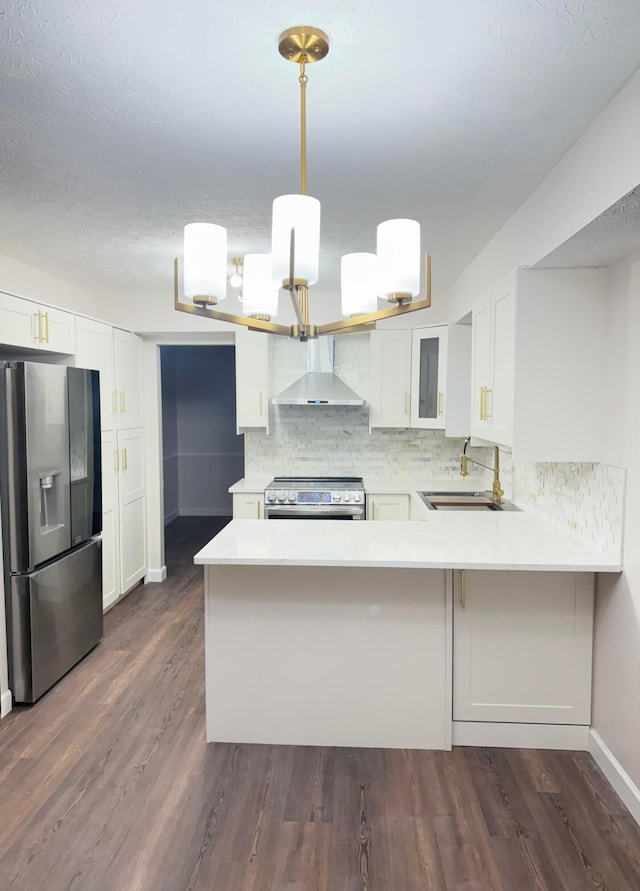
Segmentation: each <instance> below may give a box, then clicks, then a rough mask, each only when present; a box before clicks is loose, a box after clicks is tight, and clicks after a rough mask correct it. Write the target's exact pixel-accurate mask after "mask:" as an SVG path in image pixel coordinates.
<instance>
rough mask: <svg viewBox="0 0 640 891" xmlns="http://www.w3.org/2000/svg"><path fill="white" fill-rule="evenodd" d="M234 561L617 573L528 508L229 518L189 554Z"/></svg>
mask: <svg viewBox="0 0 640 891" xmlns="http://www.w3.org/2000/svg"><path fill="white" fill-rule="evenodd" d="M194 562H195V563H199V564H207V565H208V564H224V565H238V566H251V565H254V566H256V565H257V566H380V567H384V566H387V567H404V568H416V569H429V568H432V569H518V570H541V571H542V570H561V571H567V572H573V571H578V572H619V571H620V570H621V569H622V564H621V562H620V555H619V554H609V555H607V554H603V553H601V552H599V551H597V550H595V549H593V548H590V547H588V546H586V545H584V544H582V543H581V542H579V541H578V540H576V539H574V538H572V537H571V536H570V535H567V534H566V533H564V532H562V531H560V530H557V529H555V528H554V527H552V526H550V525H549V524H548V523H546V522H545V521H544V520H541V519H540V518H538V517H536V516H535V515H533V514H527V513H525V512H513V513H507V512H505V513H498V512H489V511H487V512H486V513H476V512H474V511H469V512H468V513H467V512H465V511H453V512H442V513H439V512H438V511H432V512H429V515H428V516H427V517H426V518H425V519H423V520H422V521H420V522H412V521H407V522H383V521H381V522H372V521H364V522H340V521H338V520H333V521H326V520H304V521H301V520H277V521H275V520H232V521H231V523H229V525H228V526H225V528H224V529H223V530H222V531H221V532H219V533H218V535H216V536H215V538H213V539H212V540H211V541H210V542H209V543H208V544H206V545H205V546H204V547H203V548H202V550H200V551H199V552H198V553H197V554H196V555H195V557H194Z"/></svg>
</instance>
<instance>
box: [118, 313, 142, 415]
mask: <svg viewBox="0 0 640 891" xmlns="http://www.w3.org/2000/svg"><path fill="white" fill-rule="evenodd" d="M113 351H114V374H115V388H116V390H117V391H118V392H117V399H118V414H117V427H118V430H131V429H132V428H134V427H142V426H143V423H144V418H143V405H142V340H141V339H140V338H139V337H138V336H137V335H135V334H131V333H130V332H129V331H121V330H120V329H119V328H114V329H113Z"/></svg>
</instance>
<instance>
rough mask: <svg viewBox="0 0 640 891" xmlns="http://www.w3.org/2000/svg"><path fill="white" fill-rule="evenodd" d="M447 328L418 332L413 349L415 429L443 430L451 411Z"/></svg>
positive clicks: (412, 374) (412, 385)
mask: <svg viewBox="0 0 640 891" xmlns="http://www.w3.org/2000/svg"><path fill="white" fill-rule="evenodd" d="M446 374H447V326H446V325H436V326H434V327H432V328H415V329H414V330H413V342H412V345H411V426H412V427H424V428H427V429H430V430H441V429H442V430H443V429H444V425H445V412H446V407H447V393H446V381H447V378H446Z"/></svg>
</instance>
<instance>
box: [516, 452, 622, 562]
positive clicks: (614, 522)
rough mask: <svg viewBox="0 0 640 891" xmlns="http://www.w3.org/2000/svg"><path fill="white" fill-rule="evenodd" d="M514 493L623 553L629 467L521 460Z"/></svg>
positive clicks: (524, 503) (563, 525)
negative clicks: (532, 462)
mask: <svg viewBox="0 0 640 891" xmlns="http://www.w3.org/2000/svg"><path fill="white" fill-rule="evenodd" d="M512 479H513V492H514V495H513V498H514V501H515V502H516V503H517V504H518V505H520V506H521V507H522V508H523V509H524V510H527V511H531V512H532V513H536V514H538V515H539V516H541V517H544V519H546V520H547V521H548V522H549V523H551V525H553V526H556V527H558V528H559V529H564V530H565V531H566V532H569V533H570V534H572V535H574V536H576V537H577V538H580V539H581V540H582V541H584V542H585V543H587V544H590V545H592V546H593V547H595V548H597V549H598V550H601V551H607V552H615V553H621V551H622V544H623V525H624V507H625V505H624V499H625V482H626V473H625V471H624V470H623V469H622V468H620V467H612V466H611V465H608V464H585V463H580V464H578V463H571V464H521V463H517V462H516V463H515V465H514V468H513V473H512Z"/></svg>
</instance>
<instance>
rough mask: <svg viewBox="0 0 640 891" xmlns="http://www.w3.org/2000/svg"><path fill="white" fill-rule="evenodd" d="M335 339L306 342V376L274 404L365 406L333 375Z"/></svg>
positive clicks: (323, 338)
mask: <svg viewBox="0 0 640 891" xmlns="http://www.w3.org/2000/svg"><path fill="white" fill-rule="evenodd" d="M334 352H335V338H333V337H318V338H316V339H314V340H308V341H307V369H308V370H307V373H306V374H303V375H302V377H301V378H299V379H298V380H297V381H296V382H295V383H293V384H291V386H290V387H287V389H286V390H283V391H282V393H280V395H279V396H276V397H274V399H273V404H274V405H364V402H365V401H364V399H362V397H361V396H358V394H357V393H354V391H353V390H352V389H351V387H348V386H347V385H346V384H345V382H344V381H342V380H340V378H339V377H338V376H337V375H336V374H334V371H333V368H334Z"/></svg>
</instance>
